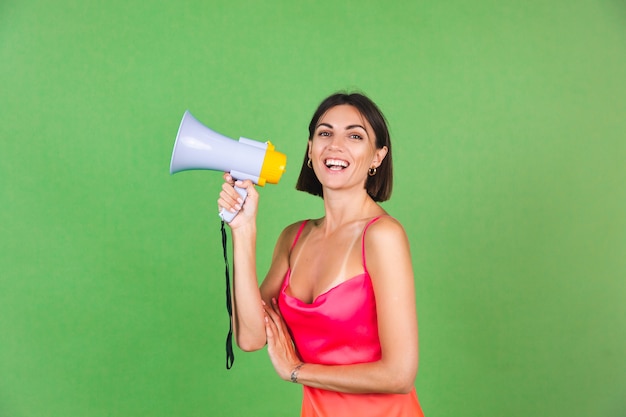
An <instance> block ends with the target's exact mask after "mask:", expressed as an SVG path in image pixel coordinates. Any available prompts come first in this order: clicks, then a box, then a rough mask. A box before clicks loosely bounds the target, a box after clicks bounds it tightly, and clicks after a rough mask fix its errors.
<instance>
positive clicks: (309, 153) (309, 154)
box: [306, 139, 312, 159]
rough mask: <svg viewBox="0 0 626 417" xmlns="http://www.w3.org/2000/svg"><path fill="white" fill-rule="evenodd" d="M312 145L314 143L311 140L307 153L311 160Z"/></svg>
mask: <svg viewBox="0 0 626 417" xmlns="http://www.w3.org/2000/svg"><path fill="white" fill-rule="evenodd" d="M311 145H312V143H311V140H310V139H309V144H308V147H307V151H306V155H307V156H308V157H309V159H311Z"/></svg>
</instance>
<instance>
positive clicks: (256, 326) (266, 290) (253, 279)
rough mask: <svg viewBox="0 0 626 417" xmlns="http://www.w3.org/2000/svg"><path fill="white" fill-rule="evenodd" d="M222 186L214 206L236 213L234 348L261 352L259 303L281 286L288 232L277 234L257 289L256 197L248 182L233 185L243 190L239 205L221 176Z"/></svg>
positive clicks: (230, 184)
mask: <svg viewBox="0 0 626 417" xmlns="http://www.w3.org/2000/svg"><path fill="white" fill-rule="evenodd" d="M224 179H225V183H224V184H223V186H222V192H221V193H220V198H219V200H218V205H219V207H221V208H224V209H226V210H231V209H240V212H239V213H238V214H237V216H235V218H234V219H233V220H232V221H231V222H230V223H229V226H230V228H231V235H232V241H233V243H232V244H233V292H232V299H233V328H234V334H235V340H236V341H237V345H238V346H239V348H241V349H242V350H244V351H254V350H258V349H261V348H262V347H264V346H265V344H266V334H265V322H264V312H263V302H262V299H264V298H265V299H267V300H270V299H271V298H272V297H277V296H278V291H279V290H280V284H281V282H282V277H281V273H282V275H283V276H284V273H285V272H286V270H287V265H288V258H287V257H288V250H289V248H288V246H287V248H286V251H285V246H286V244H285V239H286V237H285V236H286V235H287V234H288V233H289V231H290V230H291V228H287V229H285V231H284V232H283V233H282V234H281V236H280V237H279V239H278V242H277V244H276V248H275V250H274V255H273V259H272V264H271V267H270V271H269V272H268V274H267V276H266V277H265V279H264V281H263V284H262V285H261V289H259V284H258V277H257V272H256V213H257V207H258V199H259V194H258V193H257V191H256V189H255V188H254V185H253V184H252V182H251V181H240V182H237V186H238V187H241V188H245V189H246V191H247V193H248V196H247V198H246V201H245V204H242V202H241V199H240V197H239V195H238V194H237V192H236V191H235V190H234V188H233V185H235V183H234V181H233V179H232V177H231V176H230V175H229V174H225V175H224Z"/></svg>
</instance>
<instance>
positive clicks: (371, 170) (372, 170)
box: [367, 167, 376, 177]
mask: <svg viewBox="0 0 626 417" xmlns="http://www.w3.org/2000/svg"><path fill="white" fill-rule="evenodd" d="M367 175H369V176H370V177H373V176H374V175H376V167H371V168H370V169H369V170H368V171H367Z"/></svg>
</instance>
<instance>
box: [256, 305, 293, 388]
mask: <svg viewBox="0 0 626 417" xmlns="http://www.w3.org/2000/svg"><path fill="white" fill-rule="evenodd" d="M263 308H264V309H265V333H266V336H267V353H268V354H269V357H270V360H271V361H272V365H274V369H275V370H276V373H278V375H279V376H280V377H281V378H282V379H284V380H285V381H290V380H291V372H292V371H293V370H294V369H295V368H296V366H298V365H300V364H301V363H302V361H301V360H300V358H299V357H298V354H297V353H296V349H295V347H294V345H293V341H292V339H291V335H290V334H289V329H288V328H287V324H286V323H285V320H284V319H283V317H282V315H281V314H280V310H279V309H278V305H277V304H276V300H275V299H272V305H271V306H268V305H267V304H265V303H263Z"/></svg>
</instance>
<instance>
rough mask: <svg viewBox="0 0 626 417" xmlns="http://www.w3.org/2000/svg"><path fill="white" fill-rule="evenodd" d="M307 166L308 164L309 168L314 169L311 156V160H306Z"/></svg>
mask: <svg viewBox="0 0 626 417" xmlns="http://www.w3.org/2000/svg"><path fill="white" fill-rule="evenodd" d="M306 166H308V167H309V168H311V169H313V163H312V162H311V158H309V160H308V161H306Z"/></svg>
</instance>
